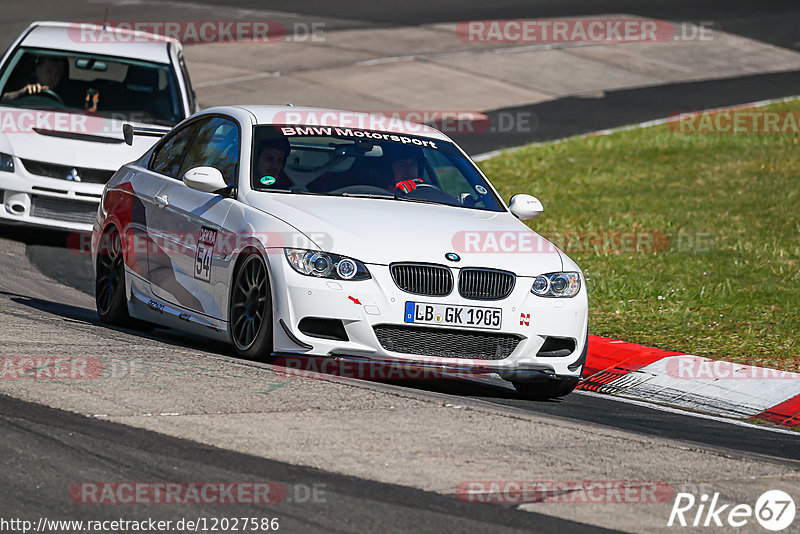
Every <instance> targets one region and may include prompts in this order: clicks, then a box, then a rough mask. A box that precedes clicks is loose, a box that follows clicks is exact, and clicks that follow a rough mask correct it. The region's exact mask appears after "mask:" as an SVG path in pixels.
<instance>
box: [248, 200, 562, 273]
mask: <svg viewBox="0 0 800 534" xmlns="http://www.w3.org/2000/svg"><path fill="white" fill-rule="evenodd" d="M245 201H246V202H247V203H248V204H250V205H251V206H253V207H255V208H257V209H259V210H261V211H264V212H266V213H269V214H270V215H273V216H275V217H278V218H279V219H282V220H283V221H285V222H286V223H288V224H290V225H292V226H294V227H295V228H297V229H298V230H299V231H301V232H302V233H304V234H305V235H306V236H308V237H309V238H310V239H311V240H313V241H314V242H315V243H316V244H317V245H318V246H319V247H320V249H322V250H325V251H327V252H333V253H336V254H341V255H343V256H350V257H353V258H356V259H358V260H361V261H363V262H364V263H372V264H381V265H388V264H390V263H394V262H405V261H411V262H426V263H438V264H449V265H452V266H454V267H490V268H495V269H505V270H509V271H512V272H514V273H516V274H517V275H519V276H535V275H537V274H541V273H546V272H554V271H559V270H561V268H562V261H561V256H560V255H559V253H558V250H557V249H556V248H555V247H554V246H553V245H552V244H551V243H550V242H549V241H547V240H546V239H544V238H543V237H541V236H539V234H537V233H536V232H534V231H533V230H531V229H530V228H528V227H527V226H526V225H525V224H523V223H522V222H520V221H519V220H517V219H516V218H515V217H514V216H513V215H511V214H510V213H508V212H501V213H497V212H489V211H482V210H473V209H467V208H458V207H452V206H444V205H435V204H424V203H417V202H405V201H399V200H383V199H368V198H343V197H325V196H312V195H293V194H279V193H276V194H265V193H254V192H251V193H249V194H248V197H247V198H246V199H245ZM448 252H455V253H456V254H458V255H459V256H460V257H461V260H460V261H459V262H458V263H452V262H450V261H448V260H447V259H445V254H447V253H448Z"/></svg>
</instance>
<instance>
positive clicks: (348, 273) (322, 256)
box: [283, 248, 372, 280]
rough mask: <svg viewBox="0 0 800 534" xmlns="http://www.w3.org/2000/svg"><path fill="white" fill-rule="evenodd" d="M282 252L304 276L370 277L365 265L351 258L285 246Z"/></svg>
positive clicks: (364, 278) (353, 278)
mask: <svg viewBox="0 0 800 534" xmlns="http://www.w3.org/2000/svg"><path fill="white" fill-rule="evenodd" d="M283 252H284V254H285V255H286V260H287V261H288V262H289V265H291V266H292V269H294V270H295V271H297V272H298V273H300V274H304V275H306V276H316V277H317V278H332V279H334V280H367V279H369V278H372V277H371V276H370V274H369V271H368V270H367V266H366V265H364V264H363V263H361V262H360V261H358V260H354V259H352V258H345V257H344V256H338V255H336V254H330V253H328V252H318V251H316V250H302V249H296V248H285V249H283Z"/></svg>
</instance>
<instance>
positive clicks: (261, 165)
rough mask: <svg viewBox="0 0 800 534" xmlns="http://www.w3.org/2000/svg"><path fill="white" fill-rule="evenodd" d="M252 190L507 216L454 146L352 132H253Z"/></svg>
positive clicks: (268, 129)
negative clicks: (409, 203)
mask: <svg viewBox="0 0 800 534" xmlns="http://www.w3.org/2000/svg"><path fill="white" fill-rule="evenodd" d="M253 138H254V145H253V164H252V169H253V175H252V183H251V187H252V188H253V189H255V190H257V191H269V192H276V193H289V194H312V195H329V196H353V197H366V198H380V199H387V200H403V201H413V202H426V203H433V204H445V205H448V206H459V207H464V208H471V209H480V210H486V211H504V210H503V208H502V204H501V202H500V201H499V199H498V198H497V197H496V196H495V194H494V193H493V192H492V190H491V187H489V184H487V183H486V181H485V180H484V178H483V177H482V176H481V174H480V173H479V172H478V171H477V169H476V168H475V166H474V165H473V164H472V163H471V162H470V161H469V159H467V158H466V157H464V155H463V154H462V153H461V152H460V151H459V150H458V149H457V148H456V147H455V145H453V144H452V143H449V142H446V141H441V140H439V139H430V138H425V137H417V136H411V135H399V134H398V135H395V134H391V133H383V132H375V131H371V130H354V129H352V128H334V127H316V126H314V127H305V126H277V125H276V126H257V127H256V128H255V131H254V136H253Z"/></svg>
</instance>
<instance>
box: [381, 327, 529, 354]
mask: <svg viewBox="0 0 800 534" xmlns="http://www.w3.org/2000/svg"><path fill="white" fill-rule="evenodd" d="M374 330H375V335H376V336H377V338H378V341H379V342H380V344H381V346H382V347H383V348H384V349H386V350H388V351H392V352H399V353H402V354H417V355H420V356H435V357H437V358H460V359H464V358H472V359H477V360H503V359H505V358H508V357H509V356H510V355H511V353H512V352H514V349H516V348H517V345H518V344H519V342H520V340H521V338H520V337H519V336H516V335H513V334H498V333H494V332H476V331H474V330H471V331H468V330H456V329H446V328H428V327H421V326H399V325H398V326H395V325H376V326H375V327H374Z"/></svg>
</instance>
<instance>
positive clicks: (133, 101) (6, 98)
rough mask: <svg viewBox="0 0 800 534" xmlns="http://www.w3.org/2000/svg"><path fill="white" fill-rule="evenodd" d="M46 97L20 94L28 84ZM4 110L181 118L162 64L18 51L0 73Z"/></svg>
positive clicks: (160, 120)
mask: <svg viewBox="0 0 800 534" xmlns="http://www.w3.org/2000/svg"><path fill="white" fill-rule="evenodd" d="M33 83H40V84H42V85H46V86H47V87H48V89H49V90H50V92H49V93H36V94H27V93H20V90H22V89H23V88H24V87H25V86H26V85H28V84H33ZM0 95H2V96H1V97H0V98H2V102H3V105H4V106H12V107H17V108H27V109H48V110H50V109H52V110H67V111H70V112H76V111H77V112H91V113H92V114H94V115H99V116H102V117H109V118H114V119H117V120H126V121H137V122H146V123H154V124H166V125H169V126H171V125H173V124H175V123H177V122H179V121H180V120H181V119H183V106H182V104H181V98H180V92H179V89H178V84H177V79H176V77H175V73H174V72H173V71H172V69H171V68H170V67H169V65H164V64H161V63H151V62H148V61H139V60H133V59H125V58H117V57H110V56H100V55H93V54H83V53H77V52H64V51H60V50H46V49H40V48H19V49H18V50H16V51H15V52H14V54H13V55H12V57H11V58H10V59H9V61H7V62H6V64H5V65H4V68H3V71H2V72H0Z"/></svg>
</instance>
